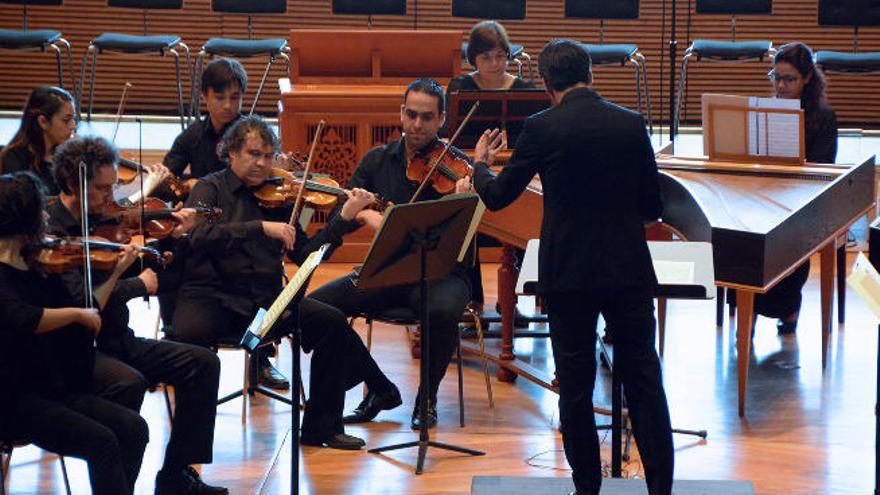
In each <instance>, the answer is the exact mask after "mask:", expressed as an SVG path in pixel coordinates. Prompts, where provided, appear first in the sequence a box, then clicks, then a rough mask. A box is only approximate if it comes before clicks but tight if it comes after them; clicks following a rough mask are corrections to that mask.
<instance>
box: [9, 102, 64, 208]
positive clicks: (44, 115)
mask: <svg viewBox="0 0 880 495" xmlns="http://www.w3.org/2000/svg"><path fill="white" fill-rule="evenodd" d="M75 131H76V109H75V108H74V101H73V96H71V95H70V93H68V92H67V91H66V90H64V89H62V88H58V87H55V86H37V87H36V88H34V89H33V91H31V94H30V96H28V99H27V103H25V105H24V109H22V114H21V124H20V125H19V127H18V131H16V133H15V136H13V137H12V140H11V141H9V144H7V145H6V147H5V148H3V151H0V171H2V172H3V173H7V174H8V173H12V172H18V171H21V170H29V171H31V172H33V173H34V174H35V175H36V176H37V177H39V178H40V180H41V181H42V182H43V185H44V186H45V187H46V191H47V192H48V194H49V195H50V196H56V195H57V194H58V186H57V185H56V184H55V179H54V178H53V177H52V153H54V152H55V148H56V147H57V146H58V145H60V144H61V143H63V142H65V141H67V140H68V139H70V138H71V137H72V136H73V134H74V132H75Z"/></svg>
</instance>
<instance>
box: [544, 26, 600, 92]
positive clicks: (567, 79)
mask: <svg viewBox="0 0 880 495" xmlns="http://www.w3.org/2000/svg"><path fill="white" fill-rule="evenodd" d="M591 65H592V64H591V61H590V54H589V53H588V52H587V50H586V49H584V47H583V46H581V44H580V43H578V42H576V41H572V40H566V39H559V40H553V41H551V42H550V43H547V44H546V45H544V48H543V49H542V50H541V54H540V55H539V56H538V72H539V73H540V74H541V78H543V79H544V84H546V85H547V86H549V87H550V88H552V89H553V91H562V90H564V89H566V88H568V87H571V86H574V85H575V84H577V83H585V84H590V78H591V76H590V71H591Z"/></svg>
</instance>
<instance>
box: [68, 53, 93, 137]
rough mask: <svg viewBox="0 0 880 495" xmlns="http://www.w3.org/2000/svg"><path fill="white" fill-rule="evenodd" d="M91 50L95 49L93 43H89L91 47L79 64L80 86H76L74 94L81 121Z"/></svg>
mask: <svg viewBox="0 0 880 495" xmlns="http://www.w3.org/2000/svg"><path fill="white" fill-rule="evenodd" d="M91 50H93V47H92V45H89V47H88V48H87V49H86V51H85V53H84V54H83V60H82V63H81V64H80V66H79V87H78V88H76V94H75V95H73V97H74V99H75V100H76V113H77V116H79V120H80V121H82V112H81V109H82V98H83V94H84V93H85V84H86V68H87V67H88V65H89V54H90V53H91Z"/></svg>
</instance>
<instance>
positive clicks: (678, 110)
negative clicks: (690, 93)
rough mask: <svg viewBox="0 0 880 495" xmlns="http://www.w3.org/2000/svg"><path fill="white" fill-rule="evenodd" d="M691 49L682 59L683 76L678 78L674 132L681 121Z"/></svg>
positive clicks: (676, 131)
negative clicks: (682, 101) (682, 100)
mask: <svg viewBox="0 0 880 495" xmlns="http://www.w3.org/2000/svg"><path fill="white" fill-rule="evenodd" d="M691 53H692V52H690V51H687V52H685V54H684V57H682V59H681V76H680V77H679V78H678V92H677V93H676V97H675V114H674V116H673V119H672V132H674V133H676V134H677V133H678V125H679V123H680V122H681V99H682V97H683V96H684V85H685V81H686V80H687V64H688V59H689V58H690V57H691Z"/></svg>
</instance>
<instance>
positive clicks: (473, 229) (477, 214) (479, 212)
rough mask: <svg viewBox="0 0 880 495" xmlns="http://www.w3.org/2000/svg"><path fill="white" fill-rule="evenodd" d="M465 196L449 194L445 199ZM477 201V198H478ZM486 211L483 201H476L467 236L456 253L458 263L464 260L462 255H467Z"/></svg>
mask: <svg viewBox="0 0 880 495" xmlns="http://www.w3.org/2000/svg"><path fill="white" fill-rule="evenodd" d="M466 194H476V193H466ZM464 195H465V194H450V195H447V196H445V197H450V196H453V197H460V196H464ZM478 199H479V198H478ZM485 211H486V205H484V204H483V200H482V199H480V200H479V201H477V207H476V209H475V210H474V216H473V218H471V224H470V225H469V226H468V230H467V235H465V237H464V243H463V244H462V245H461V251H459V253H458V262H459V263H461V261H462V260H463V259H464V255H465V254H467V250H468V248H470V247H471V239H473V238H474V234H476V233H477V227H479V226H480V220H481V219H482V218H483V213H485Z"/></svg>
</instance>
